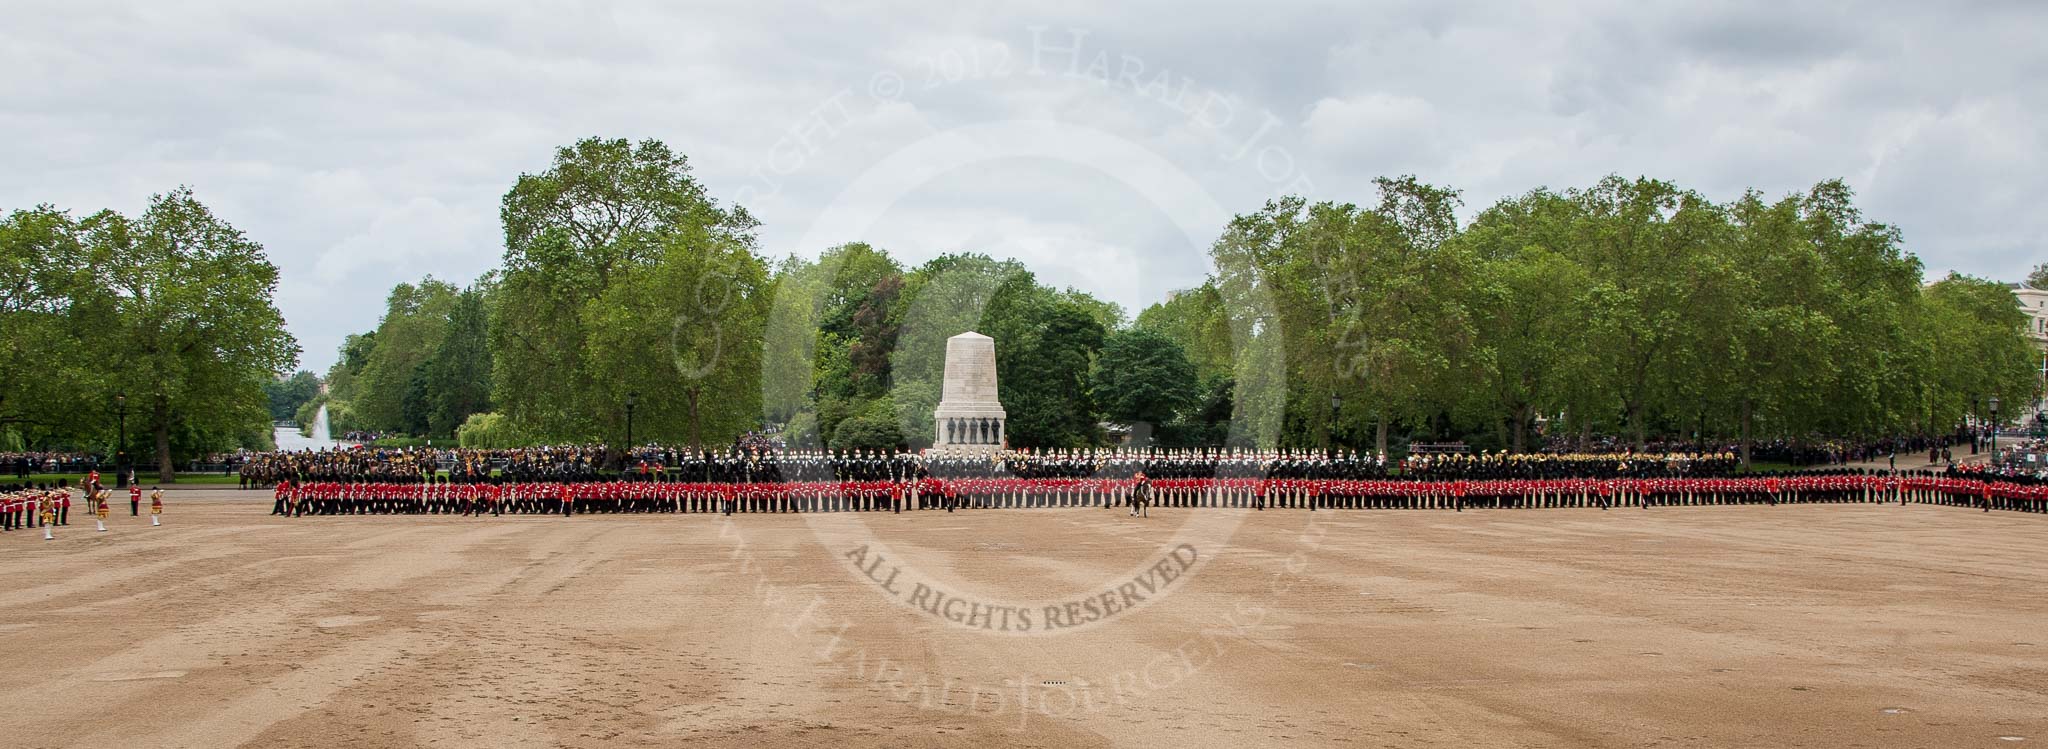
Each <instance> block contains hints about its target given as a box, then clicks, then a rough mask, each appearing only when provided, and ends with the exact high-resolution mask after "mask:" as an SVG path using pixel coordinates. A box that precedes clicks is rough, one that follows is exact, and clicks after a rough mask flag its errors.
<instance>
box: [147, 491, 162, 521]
mask: <svg viewBox="0 0 2048 749" xmlns="http://www.w3.org/2000/svg"><path fill="white" fill-rule="evenodd" d="M163 517H164V490H162V489H158V488H156V487H154V486H152V487H150V488H149V524H150V525H163V524H164V521H163Z"/></svg>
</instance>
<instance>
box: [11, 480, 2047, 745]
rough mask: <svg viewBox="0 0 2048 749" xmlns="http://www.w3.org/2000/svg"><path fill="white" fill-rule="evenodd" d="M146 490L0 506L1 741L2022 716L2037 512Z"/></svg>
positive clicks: (1554, 736)
mask: <svg viewBox="0 0 2048 749" xmlns="http://www.w3.org/2000/svg"><path fill="white" fill-rule="evenodd" d="M167 504H168V510H167V512H166V515H165V525H164V526H163V527H161V528H151V527H149V525H148V517H147V511H146V510H145V512H144V517H141V518H131V517H129V516H128V515H127V507H126V506H125V503H123V504H122V506H120V507H119V510H118V513H117V514H116V515H115V516H114V517H113V518H112V519H111V520H110V522H109V526H110V530H109V531H108V532H106V533H96V532H94V530H93V524H92V521H91V519H90V518H88V517H86V516H84V514H83V513H82V512H74V514H73V516H72V518H71V525H70V526H69V527H65V528H59V529H57V535H58V539H57V540H55V541H49V542H45V541H43V540H42V538H41V535H40V532H38V531H27V530H17V531H14V532H11V533H7V534H5V535H4V536H0V643H4V645H0V706H4V707H0V746H6V747H59V746H88V747H156V746H177V747H186V746H189V747H232V746H255V747H295V746H349V747H385V746H390V747H401V746H439V747H465V746H479V747H545V746H572V747H612V746H876V747H895V746H998V745H1003V746H1007V745H1017V746H1044V747H1077V746H1155V747H1157V746H1171V747H1196V746H1217V747H1239V746H1280V745H1287V746H1350V747H1387V746H1445V747H1503V746H1529V747H1578V746H1611V747H1642V746H1671V747H1732V746H1742V747H1765V746H1770V747H1993V746H2019V747H2025V746H2031V745H2035V744H2048V522H2044V520H2048V519H2044V517H2043V516H2040V515H2030V514H2017V513H2005V512H1997V513H1982V512H1976V511H1970V510H1964V509H1958V508H1945V507H1933V506H1921V505H1913V506H1906V507H1901V506H1896V505H1892V506H1882V505H1846V504H1844V505H1802V506H1781V507H1761V506H1740V507H1683V508H1657V509H1651V510H1642V509H1627V510H1621V509H1617V510H1612V511H1601V510H1597V509H1569V510H1507V511H1499V510H1495V511H1468V512H1464V513H1454V512H1448V511H1387V510H1382V511H1318V512H1313V513H1311V512H1307V511H1302V510H1267V511H1264V512H1252V511H1243V510H1215V509H1205V510H1193V511H1191V510H1175V509H1170V508H1160V509H1158V510H1157V511H1156V512H1155V514H1154V516H1153V517H1152V518H1150V519H1143V520H1141V519H1135V518H1130V517H1127V516H1126V515H1125V514H1123V513H1122V512H1121V511H1113V510H1101V509H1037V510H982V511H964V512H959V513H954V514H951V515H948V514H946V513H943V512H920V513H905V514H902V515H891V514H879V513H875V514H833V515H814V516H795V515H738V516H734V517H732V518H730V519H727V518H722V517H716V516H577V517H573V518H561V517H538V516H536V517H501V518H463V517H451V516H425V517H322V518H298V519H283V518H275V517H269V516H267V514H266V513H268V512H269V510H270V502H269V501H268V495H267V494H264V493H258V492H246V493H245V492H238V491H235V490H232V489H201V490H179V491H175V492H170V493H169V496H168V498H167Z"/></svg>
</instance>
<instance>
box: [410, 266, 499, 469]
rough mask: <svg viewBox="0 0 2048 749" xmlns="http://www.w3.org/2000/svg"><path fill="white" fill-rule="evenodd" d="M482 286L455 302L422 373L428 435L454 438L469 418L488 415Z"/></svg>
mask: <svg viewBox="0 0 2048 749" xmlns="http://www.w3.org/2000/svg"><path fill="white" fill-rule="evenodd" d="M488 288H489V287H488V286H487V285H485V284H476V285H472V286H470V287H469V288H467V289H464V290H463V291H462V293H460V294H457V295H456V296H455V303H454V305H453V306H451V307H450V308H449V310H448V324H447V326H446V328H445V330H444V331H443V332H442V334H441V343H440V345H439V346H438V347H436V348H435V350H434V354H433V357H432V358H430V359H429V360H428V363H427V364H426V371H425V373H424V374H425V388H426V391H427V392H426V399H427V405H426V408H427V413H426V417H427V431H429V432H431V433H433V434H445V435H449V436H454V435H455V430H456V429H457V428H459V427H461V426H462V425H463V423H464V422H466V421H468V419H469V417H470V415H471V414H478V413H484V412H487V411H490V410H491V351H490V310H489V308H488V307H487V304H488V303H487V302H486V300H485V297H486V295H487V293H488Z"/></svg>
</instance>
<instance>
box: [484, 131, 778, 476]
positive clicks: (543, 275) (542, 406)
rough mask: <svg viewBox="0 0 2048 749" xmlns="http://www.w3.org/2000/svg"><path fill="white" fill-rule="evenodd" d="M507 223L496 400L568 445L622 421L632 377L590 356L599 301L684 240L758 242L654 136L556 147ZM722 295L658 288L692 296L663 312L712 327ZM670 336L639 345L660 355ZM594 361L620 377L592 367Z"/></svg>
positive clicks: (514, 203)
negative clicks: (622, 407) (635, 140)
mask: <svg viewBox="0 0 2048 749" xmlns="http://www.w3.org/2000/svg"><path fill="white" fill-rule="evenodd" d="M500 216H501V218H502V220H503V223H504V226H505V263H504V269H503V275H502V280H501V282H500V283H499V285H498V288H497V292H496V293H495V294H494V295H493V304H492V305H491V307H492V313H491V319H490V323H489V326H490V340H491V341H492V352H493V367H492V372H493V380H494V382H493V391H494V392H493V396H494V397H493V400H494V401H495V402H496V403H497V404H498V407H499V409H500V411H501V412H503V413H504V414H505V415H506V416H508V417H510V418H511V420H512V422H513V424H514V425H515V426H516V427H517V428H519V429H520V430H522V431H525V432H528V433H532V434H537V435H544V436H549V437H555V438H561V439H582V438H598V437H602V436H605V435H606V434H607V433H611V432H612V429H611V425H612V424H613V423H614V422H616V421H618V420H619V417H617V416H614V414H618V413H619V412H620V405H619V404H620V399H621V398H622V396H623V395H624V393H622V392H619V391H618V388H619V387H620V384H621V382H623V381H624V380H627V379H630V378H627V377H624V376H622V375H621V374H620V373H619V372H617V371H616V369H617V367H618V366H620V365H619V364H617V363H613V362H599V361H598V360H596V359H594V358H593V356H592V355H591V352H592V350H593V349H592V346H591V345H590V344H591V337H592V336H593V335H598V334H601V333H604V331H600V330H594V329H592V328H590V327H589V325H590V324H591V323H592V322H593V321H596V320H600V319H605V318H606V317H607V316H608V312H607V310H605V309H604V308H603V307H604V305H607V304H614V303H618V302H620V301H621V297H620V294H619V292H618V291H617V289H618V288H620V286H621V285H622V283H624V282H628V281H631V280H632V279H633V277H634V276H635V275H637V274H642V273H645V272H647V271H649V270H650V269H652V268H654V267H655V266H656V265H657V264H659V263H661V262H662V261H663V259H664V258H665V257H667V256H670V255H672V254H673V253H674V252H676V251H677V248H678V247H679V245H678V243H679V242H681V243H684V244H683V245H681V246H687V247H694V248H697V249H698V250H699V251H703V252H711V251H713V250H715V251H716V252H718V253H725V252H727V248H733V247H736V248H740V249H741V250H744V251H746V252H748V253H751V252H752V251H753V245H754V239H753V235H752V231H753V229H754V226H755V222H754V220H753V219H752V218H751V217H750V216H748V215H747V213H746V212H745V211H744V210H743V209H740V208H737V207H735V208H730V209H728V208H724V207H721V206H719V205H718V204H717V202H716V201H714V200H712V199H711V197H710V196H709V195H708V193H707V192H706V190H705V189H704V187H703V185H701V184H699V183H698V182H697V180H696V179H695V178H693V177H692V176H691V175H690V168H689V162H688V160H686V159H685V158H684V157H683V156H682V155H681V154H677V153H675V152H673V151H671V150H669V148H668V146H666V145H664V144H662V143H661V142H660V141H654V140H648V141H642V142H640V143H637V144H635V143H631V142H628V141H626V140H623V139H620V140H605V139H599V138H588V139H585V140H582V141H578V142H577V143H576V144H574V145H572V146H567V147H564V148H562V149H559V150H558V151H556V153H555V159H554V163H553V164H552V165H551V166H550V167H549V168H548V169H547V170H546V171H543V172H540V173H538V174H525V175H521V176H520V177H519V179H518V181H517V182H516V183H515V184H514V185H513V186H512V189H511V190H510V191H509V192H507V193H506V194H505V198H504V201H503V204H502V207H501V209H500ZM637 288H640V289H646V286H645V285H644V284H643V285H640V286H638V287H637ZM723 288H724V287H723V286H720V285H716V284H714V285H713V286H710V287H707V288H706V289H704V290H703V292H702V294H700V292H699V290H697V289H663V290H661V291H664V292H666V294H665V298H670V299H673V298H674V296H675V295H678V294H686V295H689V296H690V298H689V300H688V302H687V305H688V308H687V309H672V310H671V311H670V313H669V315H668V316H667V317H670V318H674V317H675V316H676V315H680V314H685V313H686V312H687V313H688V314H695V315H700V317H699V318H698V319H697V321H696V323H695V324H697V325H702V326H707V327H708V326H709V324H710V323H711V322H714V321H715V315H716V312H714V313H712V315H711V317H712V319H705V318H704V317H702V315H703V314H705V313H704V312H703V310H704V309H706V308H707V305H712V306H717V304H722V303H723V302H722V298H721V297H719V296H718V294H719V293H720V292H722V290H723ZM714 303H716V304H714ZM720 309H721V310H722V307H721V308H720ZM641 312H642V313H643V314H645V313H646V311H645V310H642V311H641ZM643 332H644V331H643ZM666 339H667V336H663V337H661V338H655V339H641V340H640V341H638V345H640V346H642V347H643V348H648V349H651V350H653V351H657V352H658V351H659V350H660V347H661V346H662V341H665V340H666ZM683 348H685V349H689V348H691V347H687V346H686V347H683ZM656 358H660V359H666V358H668V357H656ZM599 363H602V364H603V365H604V366H605V367H607V368H610V369H612V370H614V371H609V372H599V371H596V370H595V369H594V368H593V366H594V365H595V364H599ZM668 366H671V367H672V366H674V365H673V364H671V365H668ZM691 366H692V367H695V366H697V365H696V364H692V365H691ZM757 375H758V372H757ZM754 392H755V398H756V400H755V401H754V402H756V403H758V392H759V391H758V390H755V391H754Z"/></svg>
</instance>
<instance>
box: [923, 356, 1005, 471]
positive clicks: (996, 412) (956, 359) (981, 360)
mask: <svg viewBox="0 0 2048 749" xmlns="http://www.w3.org/2000/svg"><path fill="white" fill-rule="evenodd" d="M932 416H933V418H934V421H935V422H936V427H937V431H938V436H937V437H935V438H934V439H933V440H932V447H934V448H941V449H946V450H951V451H954V452H960V451H979V450H987V451H995V450H1001V449H1002V448H1003V438H1004V434H1003V419H1004V416H1005V414H1004V413H1003V403H1002V401H1000V400H998V399H997V398H996V341H995V339H993V338H990V337H988V336H985V335H982V334H980V333H976V332H973V331H968V332H965V333H961V334H960V335H956V336H953V337H952V338H948V339H946V381H945V385H944V387H943V389H942V390H941V391H940V393H939V409H938V410H937V411H934V412H933V413H932Z"/></svg>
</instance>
